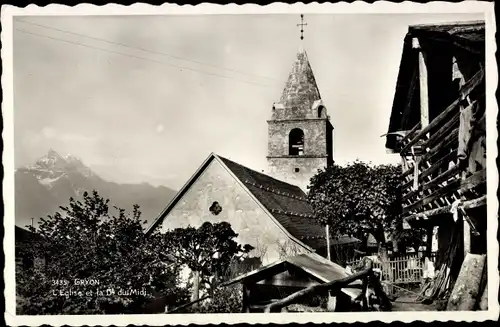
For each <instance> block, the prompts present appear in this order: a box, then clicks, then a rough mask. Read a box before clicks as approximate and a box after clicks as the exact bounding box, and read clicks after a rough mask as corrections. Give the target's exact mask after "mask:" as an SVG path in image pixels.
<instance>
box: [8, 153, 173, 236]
mask: <svg viewBox="0 0 500 327" xmlns="http://www.w3.org/2000/svg"><path fill="white" fill-rule="evenodd" d="M92 190H97V191H98V192H99V194H100V195H101V196H103V197H104V198H109V199H110V202H111V203H112V204H113V205H115V206H117V207H119V208H124V209H126V210H127V212H131V210H132V208H133V205H134V204H138V205H139V206H140V210H141V211H142V219H143V220H147V221H148V224H149V223H150V222H152V220H154V219H155V218H156V216H157V215H158V214H159V213H160V212H161V210H163V208H164V207H165V206H166V205H167V204H168V202H169V201H170V200H171V199H172V198H173V197H174V195H175V193H176V191H174V190H172V189H170V188H168V187H165V186H158V187H155V186H152V185H150V184H147V183H142V184H118V183H114V182H109V181H106V180H104V179H102V178H101V177H99V176H98V175H96V174H95V173H94V172H93V171H92V170H91V169H90V168H89V167H87V166H85V165H84V164H83V162H82V161H81V160H80V159H78V158H76V157H73V156H71V155H67V156H64V157H63V156H61V155H59V154H58V153H57V152H56V151H54V150H49V152H48V153H47V155H45V156H44V157H42V158H40V159H38V160H37V161H36V162H35V163H34V164H32V165H29V166H26V167H21V168H18V169H17V170H16V172H15V201H16V219H15V221H16V225H18V226H21V227H25V226H26V225H28V224H31V218H32V217H33V218H35V220H34V222H35V225H36V224H37V222H38V220H39V218H40V217H45V216H47V215H48V214H53V213H54V212H56V211H57V210H58V209H59V206H61V205H62V206H64V205H67V204H68V203H69V198H70V197H74V198H78V197H80V196H81V195H82V194H83V192H84V191H88V192H91V191H92Z"/></svg>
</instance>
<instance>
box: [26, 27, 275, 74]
mask: <svg viewBox="0 0 500 327" xmlns="http://www.w3.org/2000/svg"><path fill="white" fill-rule="evenodd" d="M16 22H21V23H25V24H29V25H34V26H38V27H42V28H45V29H50V30H54V31H58V32H61V33H66V34H70V35H75V36H79V37H84V38H87V39H91V40H95V41H100V42H105V43H109V44H114V45H118V46H121V47H125V48H129V49H134V50H139V51H143V52H147V53H150V54H154V55H160V56H165V57H171V58H174V59H178V60H183V61H186V62H192V63H195V64H200V65H205V66H209V67H213V68H217V69H222V70H227V71H231V72H234V73H238V74H243V75H248V76H253V77H257V78H262V79H268V80H274V81H276V78H273V77H267V76H261V75H256V74H252V73H248V72H244V71H241V70H237V69H232V68H227V67H223V66H218V65H214V64H210V63H206V62H202V61H197V60H193V59H187V58H183V57H180V56H176V55H172V54H168V53H164V52H159V51H153V50H150V49H146V48H142V47H136V46H131V45H128V44H125V43H122V42H116V41H111V40H107V39H103V38H99V37H95V36H90V35H86V34H82V33H77V32H73V31H68V30H64V29H60V28H56V27H52V26H47V25H43V24H39V23H34V22H29V21H25V20H20V19H17V20H16Z"/></svg>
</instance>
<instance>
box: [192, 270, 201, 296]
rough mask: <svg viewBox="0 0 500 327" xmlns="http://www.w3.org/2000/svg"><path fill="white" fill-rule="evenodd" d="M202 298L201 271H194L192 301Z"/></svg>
mask: <svg viewBox="0 0 500 327" xmlns="http://www.w3.org/2000/svg"><path fill="white" fill-rule="evenodd" d="M199 298H200V272H199V271H193V290H192V293H191V302H194V301H197V300H198V299H199Z"/></svg>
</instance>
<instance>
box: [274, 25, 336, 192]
mask: <svg viewBox="0 0 500 327" xmlns="http://www.w3.org/2000/svg"><path fill="white" fill-rule="evenodd" d="M299 25H301V26H303V25H305V24H299ZM301 32H303V31H302V30H301ZM301 38H303V37H302V36H301ZM267 123H268V155H267V162H268V174H269V175H270V176H272V177H274V178H276V179H279V180H282V181H284V182H287V183H290V184H293V185H297V186H299V187H300V188H301V189H302V190H304V192H307V186H308V185H309V181H310V179H311V177H312V176H313V175H315V174H316V173H317V171H318V169H324V168H325V167H328V166H330V165H332V164H333V144H332V139H333V126H332V124H331V123H330V120H329V117H328V115H327V112H326V108H325V105H324V104H323V100H321V96H320V93H319V89H318V86H317V85H316V80H315V78H314V74H313V71H312V68H311V65H310V63H309V59H308V58H307V53H306V51H305V50H304V49H303V48H302V47H301V48H300V49H299V51H298V53H297V58H296V59H295V61H294V63H293V66H292V71H291V72H290V74H289V76H288V80H287V82H286V84H285V88H284V90H283V94H282V95H281V99H280V101H279V102H277V103H274V105H273V108H272V116H271V119H270V120H268V121H267Z"/></svg>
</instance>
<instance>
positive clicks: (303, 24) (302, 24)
mask: <svg viewBox="0 0 500 327" xmlns="http://www.w3.org/2000/svg"><path fill="white" fill-rule="evenodd" d="M297 26H300V39H301V40H303V39H304V26H307V23H304V15H302V14H301V15H300V24H297Z"/></svg>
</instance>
